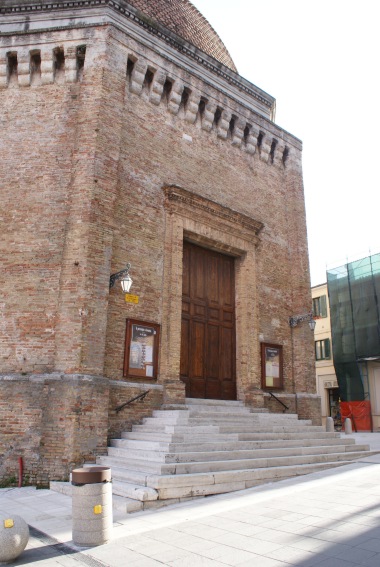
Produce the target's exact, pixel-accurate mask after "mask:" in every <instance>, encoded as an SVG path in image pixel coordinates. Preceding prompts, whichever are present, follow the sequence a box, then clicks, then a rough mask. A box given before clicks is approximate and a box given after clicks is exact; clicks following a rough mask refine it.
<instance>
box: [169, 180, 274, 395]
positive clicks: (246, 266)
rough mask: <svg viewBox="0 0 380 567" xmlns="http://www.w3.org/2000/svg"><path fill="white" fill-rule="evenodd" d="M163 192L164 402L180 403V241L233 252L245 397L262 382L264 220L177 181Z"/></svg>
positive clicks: (240, 390) (239, 381)
mask: <svg viewBox="0 0 380 567" xmlns="http://www.w3.org/2000/svg"><path fill="white" fill-rule="evenodd" d="M163 191H164V194H165V203H164V206H165V210H166V218H165V255H164V287H163V296H164V297H165V296H167V295H168V294H169V292H170V296H171V302H170V306H169V305H168V304H167V303H166V304H164V305H163V313H162V341H161V353H160V354H161V357H160V360H161V367H160V381H161V383H163V384H164V386H165V403H167V404H173V403H184V402H185V391H184V384H183V383H182V382H181V381H180V350H181V311H182V310H181V306H182V260H183V258H182V257H183V241H184V240H185V239H186V240H190V241H192V242H195V243H198V244H200V245H202V246H204V247H207V248H210V249H213V250H216V251H219V252H222V253H227V254H229V255H231V256H234V257H235V317H236V321H235V322H236V386H237V399H239V400H246V399H248V398H247V396H248V395H249V392H250V390H252V388H255V387H256V388H258V387H260V384H261V366H260V355H259V333H258V326H259V325H258V298H257V289H256V269H257V268H256V253H257V252H256V247H257V245H258V243H259V241H260V239H259V233H260V231H261V230H262V228H263V224H262V223H261V222H259V221H256V220H255V219H252V218H250V217H248V216H247V215H243V214H241V213H239V212H237V211H234V210H232V209H229V208H228V207H225V206H223V205H220V204H218V203H215V202H213V201H211V200H209V199H207V198H205V197H202V196H200V195H197V194H194V193H191V192H190V191H187V190H186V189H183V188H181V187H177V186H167V187H163Z"/></svg>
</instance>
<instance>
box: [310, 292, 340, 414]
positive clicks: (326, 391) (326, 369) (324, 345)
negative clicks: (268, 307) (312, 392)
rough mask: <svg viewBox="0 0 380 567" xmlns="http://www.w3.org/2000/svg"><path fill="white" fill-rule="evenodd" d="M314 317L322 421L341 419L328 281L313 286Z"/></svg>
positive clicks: (316, 366)
mask: <svg viewBox="0 0 380 567" xmlns="http://www.w3.org/2000/svg"><path fill="white" fill-rule="evenodd" d="M311 295H312V301H313V318H314V321H315V329H314V347H315V369H316V382H317V392H318V394H319V395H320V396H321V410H322V423H323V424H325V423H326V417H332V418H333V419H334V421H335V422H336V421H338V420H339V413H340V403H339V402H340V397H339V386H338V381H337V377H336V374H335V367H334V359H333V350H332V341H331V318H330V305H329V298H328V290H327V283H323V284H320V285H316V286H314V287H312V288H311Z"/></svg>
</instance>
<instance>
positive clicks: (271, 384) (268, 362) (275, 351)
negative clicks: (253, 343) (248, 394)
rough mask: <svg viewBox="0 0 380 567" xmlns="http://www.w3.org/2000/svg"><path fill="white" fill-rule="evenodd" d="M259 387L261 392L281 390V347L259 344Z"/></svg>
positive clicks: (282, 384) (282, 385) (282, 386)
mask: <svg viewBox="0 0 380 567" xmlns="http://www.w3.org/2000/svg"><path fill="white" fill-rule="evenodd" d="M261 387H262V388H263V390H282V389H283V388H284V383H283V367H282V346H281V345H271V344H268V343H261Z"/></svg>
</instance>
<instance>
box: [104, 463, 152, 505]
mask: <svg viewBox="0 0 380 567" xmlns="http://www.w3.org/2000/svg"><path fill="white" fill-rule="evenodd" d="M111 473H112V468H111ZM112 493H113V494H116V495H118V496H124V497H127V498H131V499H132V500H139V501H141V502H146V501H148V500H157V498H158V492H157V490H155V489H154V488H150V487H149V486H142V485H136V484H131V483H129V482H125V481H124V480H120V479H118V478H117V477H116V479H115V476H114V473H112Z"/></svg>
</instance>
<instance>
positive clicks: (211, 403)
mask: <svg viewBox="0 0 380 567" xmlns="http://www.w3.org/2000/svg"><path fill="white" fill-rule="evenodd" d="M185 404H186V406H188V407H191V406H202V407H203V406H205V407H206V408H209V407H215V406H223V407H225V408H232V407H234V406H235V407H236V406H237V407H247V406H246V405H245V404H244V402H241V401H239V400H203V399H201V398H186V400H185ZM249 409H250V410H251V411H254V412H257V413H268V410H267V409H266V408H249Z"/></svg>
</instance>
